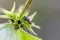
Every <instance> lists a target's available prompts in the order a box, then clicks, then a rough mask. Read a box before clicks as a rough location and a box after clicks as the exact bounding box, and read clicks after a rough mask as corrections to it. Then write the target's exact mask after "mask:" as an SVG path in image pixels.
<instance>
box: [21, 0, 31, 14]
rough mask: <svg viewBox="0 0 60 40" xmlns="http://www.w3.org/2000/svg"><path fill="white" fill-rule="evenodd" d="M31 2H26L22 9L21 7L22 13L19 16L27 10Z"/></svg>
mask: <svg viewBox="0 0 60 40" xmlns="http://www.w3.org/2000/svg"><path fill="white" fill-rule="evenodd" d="M31 2H32V0H27V2H26V3H25V5H24V7H23V11H22V13H21V15H23V13H24V12H25V10H26V9H28V7H29V5H30V4H31Z"/></svg>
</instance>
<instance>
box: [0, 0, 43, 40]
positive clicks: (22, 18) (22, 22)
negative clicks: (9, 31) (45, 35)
mask: <svg viewBox="0 0 60 40" xmlns="http://www.w3.org/2000/svg"><path fill="white" fill-rule="evenodd" d="M31 1H32V0H27V2H26V3H25V5H22V6H20V7H19V8H18V10H17V11H16V12H15V2H14V3H13V7H12V9H11V11H8V10H6V9H4V8H1V7H0V10H1V12H2V13H4V14H5V15H0V18H7V19H8V20H9V23H7V24H5V25H9V27H13V29H14V30H15V32H16V34H17V35H18V36H19V38H20V40H42V39H41V38H38V37H35V36H33V35H31V34H29V33H27V32H26V31H25V30H23V29H24V28H27V29H28V30H29V31H30V32H31V33H33V34H35V35H37V34H36V33H35V32H34V31H33V29H32V27H36V28H38V29H40V27H39V26H37V25H35V23H33V22H32V20H33V19H34V17H35V15H36V12H34V13H33V14H32V15H30V16H28V15H29V10H28V7H29V5H30V4H31ZM10 25H11V26H10ZM6 27H8V26H4V27H2V28H1V29H3V28H6Z"/></svg>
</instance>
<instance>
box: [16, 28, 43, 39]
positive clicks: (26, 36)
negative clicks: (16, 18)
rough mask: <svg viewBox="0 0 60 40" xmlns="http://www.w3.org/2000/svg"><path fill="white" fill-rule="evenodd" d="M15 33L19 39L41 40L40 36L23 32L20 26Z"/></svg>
mask: <svg viewBox="0 0 60 40" xmlns="http://www.w3.org/2000/svg"><path fill="white" fill-rule="evenodd" d="M17 34H18V36H19V37H20V39H21V40H42V39H41V38H38V37H35V36H33V35H31V34H29V33H27V32H25V31H24V30H23V29H21V28H20V29H19V30H17Z"/></svg>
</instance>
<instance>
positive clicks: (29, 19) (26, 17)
mask: <svg viewBox="0 0 60 40" xmlns="http://www.w3.org/2000/svg"><path fill="white" fill-rule="evenodd" d="M24 18H25V20H27V21H28V22H29V23H30V24H31V22H32V20H31V18H30V17H29V16H25V17H24Z"/></svg>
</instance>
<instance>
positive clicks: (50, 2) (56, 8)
mask: <svg viewBox="0 0 60 40" xmlns="http://www.w3.org/2000/svg"><path fill="white" fill-rule="evenodd" d="M13 2H16V9H17V8H18V7H19V5H22V4H24V3H25V2H26V0H0V7H3V8H5V9H7V10H10V9H11V8H12V6H13ZM29 9H30V10H31V12H30V14H32V13H33V12H34V11H37V15H36V16H35V19H34V20H33V21H34V22H35V23H36V24H37V25H39V26H40V27H41V28H42V29H40V30H38V29H36V28H33V29H34V30H35V32H37V34H38V37H40V38H42V39H43V40H60V0H33V1H32V4H31V6H30V8H29ZM0 15H2V13H0ZM7 21H8V20H7V19H0V23H5V22H7Z"/></svg>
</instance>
